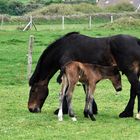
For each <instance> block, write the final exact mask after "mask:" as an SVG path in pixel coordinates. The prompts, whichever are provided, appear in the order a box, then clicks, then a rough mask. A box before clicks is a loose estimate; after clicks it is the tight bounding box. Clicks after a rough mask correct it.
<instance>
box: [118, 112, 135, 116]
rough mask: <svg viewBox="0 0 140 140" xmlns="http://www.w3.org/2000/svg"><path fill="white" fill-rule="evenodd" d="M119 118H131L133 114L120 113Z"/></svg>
mask: <svg viewBox="0 0 140 140" xmlns="http://www.w3.org/2000/svg"><path fill="white" fill-rule="evenodd" d="M119 117H120V118H127V117H133V112H126V111H123V112H122V113H120V115H119Z"/></svg>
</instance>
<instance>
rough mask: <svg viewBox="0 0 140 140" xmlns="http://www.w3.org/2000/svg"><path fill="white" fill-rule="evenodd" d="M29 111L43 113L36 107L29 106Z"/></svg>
mask: <svg viewBox="0 0 140 140" xmlns="http://www.w3.org/2000/svg"><path fill="white" fill-rule="evenodd" d="M28 109H29V111H30V112H32V113H39V112H41V108H39V107H37V106H35V105H28Z"/></svg>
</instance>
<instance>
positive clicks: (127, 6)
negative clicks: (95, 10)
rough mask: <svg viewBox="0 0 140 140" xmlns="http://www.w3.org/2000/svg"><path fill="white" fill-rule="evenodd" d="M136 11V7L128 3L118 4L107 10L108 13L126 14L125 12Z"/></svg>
mask: <svg viewBox="0 0 140 140" xmlns="http://www.w3.org/2000/svg"><path fill="white" fill-rule="evenodd" d="M134 10H135V8H134V6H133V5H132V4H130V3H126V2H124V3H120V4H117V5H115V6H109V7H107V8H106V11H109V12H124V11H127V12H131V11H134Z"/></svg>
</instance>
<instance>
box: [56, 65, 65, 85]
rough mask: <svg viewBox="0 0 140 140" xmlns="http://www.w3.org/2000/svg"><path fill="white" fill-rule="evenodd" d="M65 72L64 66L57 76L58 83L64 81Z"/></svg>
mask: <svg viewBox="0 0 140 140" xmlns="http://www.w3.org/2000/svg"><path fill="white" fill-rule="evenodd" d="M64 73H65V68H64V67H63V68H61V70H60V73H59V75H58V76H57V79H56V81H57V83H59V84H61V83H62V76H63V74H64Z"/></svg>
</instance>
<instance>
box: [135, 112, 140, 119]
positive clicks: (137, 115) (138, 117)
mask: <svg viewBox="0 0 140 140" xmlns="http://www.w3.org/2000/svg"><path fill="white" fill-rule="evenodd" d="M136 119H137V120H140V112H139V113H137V114H136Z"/></svg>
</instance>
